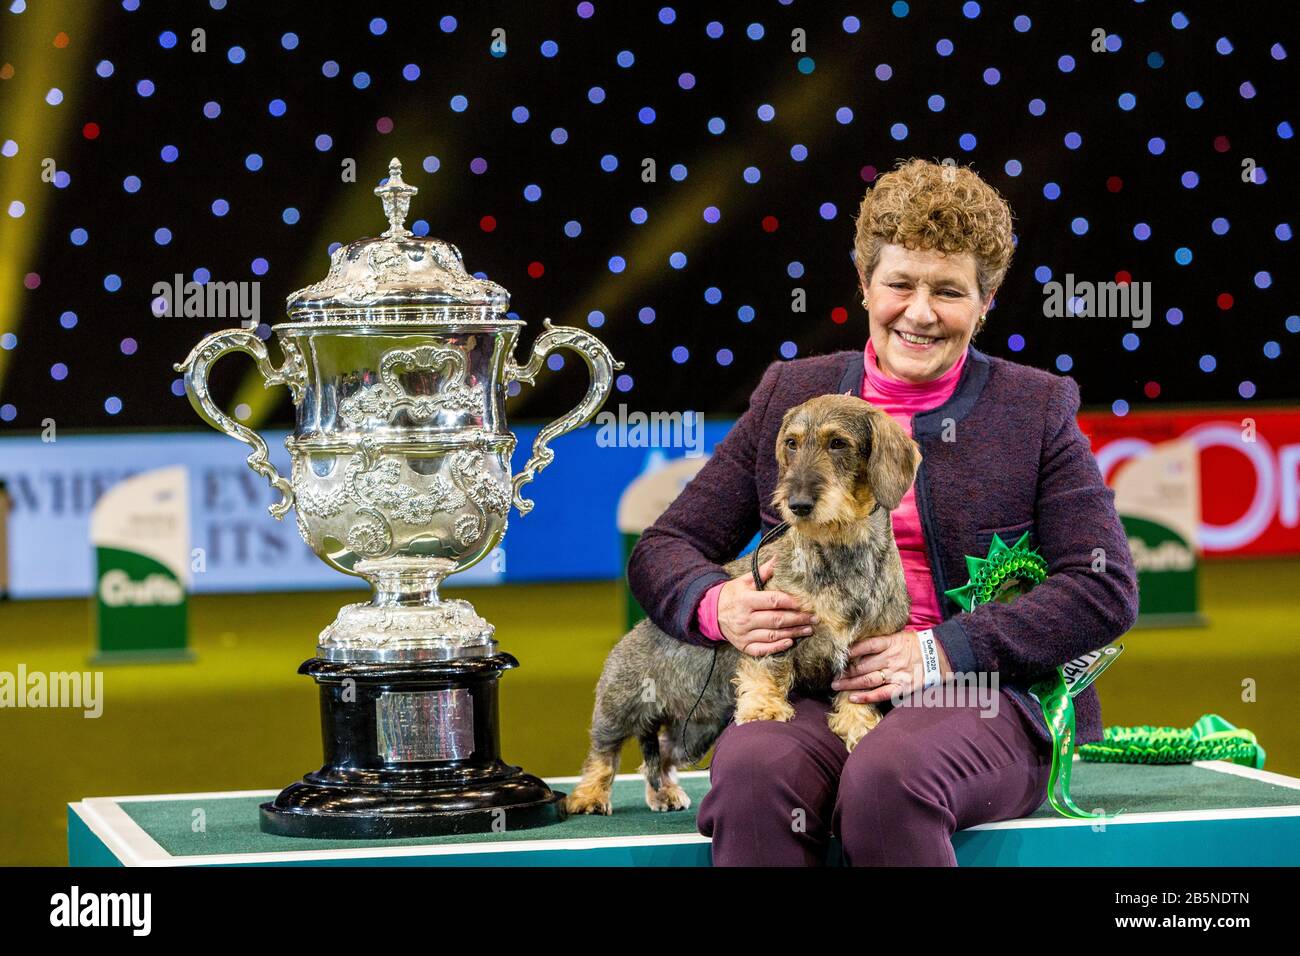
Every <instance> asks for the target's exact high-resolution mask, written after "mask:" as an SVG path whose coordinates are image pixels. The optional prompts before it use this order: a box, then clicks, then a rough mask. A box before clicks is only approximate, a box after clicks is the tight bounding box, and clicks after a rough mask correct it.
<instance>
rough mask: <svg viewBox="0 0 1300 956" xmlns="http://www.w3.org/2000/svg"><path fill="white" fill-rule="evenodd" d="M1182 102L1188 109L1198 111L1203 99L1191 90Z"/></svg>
mask: <svg viewBox="0 0 1300 956" xmlns="http://www.w3.org/2000/svg"><path fill="white" fill-rule="evenodd" d="M1183 102H1184V103H1186V104H1187V105H1188V107H1189V108H1190V109H1194V110H1199V109H1200V108H1201V105H1202V104H1203V103H1204V102H1205V97H1203V96H1201V94H1200V93H1198V92H1196V91H1195V90H1192V91H1191V92H1190V93H1188V94H1187V96H1185V97H1184V98H1183Z"/></svg>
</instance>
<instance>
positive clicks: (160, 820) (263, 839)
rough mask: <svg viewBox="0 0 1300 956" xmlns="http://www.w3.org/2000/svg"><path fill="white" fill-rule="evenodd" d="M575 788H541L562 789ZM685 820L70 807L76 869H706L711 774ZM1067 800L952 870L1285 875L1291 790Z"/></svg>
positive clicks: (1295, 821) (213, 796)
mask: <svg viewBox="0 0 1300 956" xmlns="http://www.w3.org/2000/svg"><path fill="white" fill-rule="evenodd" d="M576 780H577V778H576V777H556V778H549V779H548V780H547V783H549V784H550V785H551V786H553V787H556V788H558V789H560V790H565V791H567V790H568V789H569V787H571V786H572V785H573V783H574V782H576ZM681 782H682V785H683V786H684V787H685V789H686V792H687V793H689V794H690V796H691V801H692V805H691V809H689V810H685V811H679V812H675V813H655V812H652V811H651V810H649V809H648V808H647V807H646V805H645V802H644V800H643V787H644V784H643V782H642V780H641V778H640V777H639V776H638V775H635V774H622V775H620V776H619V777H618V778H617V782H616V784H615V789H614V813H613V815H612V816H608V817H592V816H577V817H570V818H569V819H567V820H565V821H564V822H562V823H559V824H556V825H554V826H550V827H544V828H541V829H536V830H520V831H516V832H503V833H493V834H475V835H472V836H459V837H430V838H424V839H411V840H391V841H382V842H381V841H349V840H302V839H293V838H289V837H274V836H268V835H266V834H263V833H261V832H260V831H259V830H258V824H257V820H258V813H257V807H258V804H259V803H262V802H264V801H265V800H267V799H269V798H271V797H272V796H274V795H275V793H277V791H275V790H258V791H242V792H232V793H193V794H171V795H165V796H137V797H93V798H87V799H85V800H82V801H80V802H79V803H72V804H69V805H68V860H69V863H70V864H71V865H73V866H708V865H710V857H709V840H708V839H707V838H706V837H703V836H701V835H700V834H699V833H698V832H696V828H695V811H696V808H697V807H698V806H699V802H700V799H701V798H702V797H703V796H704V794H705V793H706V792H707V791H708V787H709V775H708V771H707V770H701V771H695V772H690V773H684V774H682V775H681ZM1072 792H1073V796H1074V798H1075V802H1076V803H1078V805H1079V806H1080V807H1083V808H1084V809H1086V810H1096V809H1098V808H1101V809H1104V810H1105V811H1106V812H1107V813H1113V812H1115V811H1116V810H1119V809H1120V808H1124V810H1125V812H1124V813H1122V814H1121V815H1120V816H1119V817H1118V818H1117V819H1114V820H1110V821H1107V822H1106V823H1105V824H1104V825H1103V824H1099V823H1094V822H1092V821H1088V820H1066V819H1064V818H1062V817H1060V816H1059V815H1058V814H1056V813H1055V811H1053V810H1052V809H1051V807H1050V806H1048V805H1047V804H1044V805H1043V806H1041V807H1039V808H1038V810H1037V811H1035V812H1034V813H1033V814H1032V815H1030V816H1028V817H1024V818H1022V819H1019V820H1006V821H1002V822H999V823H990V824H984V825H982V826H977V827H972V828H970V829H968V830H962V831H960V832H959V833H957V834H955V835H954V837H953V845H954V847H955V849H956V851H957V861H958V863H959V864H960V865H962V866H1125V865H1141V866H1295V865H1297V864H1300V779H1297V778H1294V777H1285V776H1282V775H1281V774H1275V773H1269V772H1268V771H1262V770H1252V769H1248V768H1245V767H1239V766H1237V765H1235V764H1230V763H1224V762H1221V761H1206V762H1198V763H1195V764H1190V765H1180V766H1169V767H1153V766H1143V765H1117V764H1094V763H1084V762H1081V761H1078V760H1076V762H1075V768H1074V785H1073V791H1072Z"/></svg>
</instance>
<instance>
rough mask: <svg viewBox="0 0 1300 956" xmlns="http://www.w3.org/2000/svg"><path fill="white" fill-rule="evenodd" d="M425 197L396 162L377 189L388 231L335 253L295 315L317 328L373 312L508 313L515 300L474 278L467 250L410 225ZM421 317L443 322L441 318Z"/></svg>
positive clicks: (298, 296)
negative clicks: (350, 314) (417, 199)
mask: <svg viewBox="0 0 1300 956" xmlns="http://www.w3.org/2000/svg"><path fill="white" fill-rule="evenodd" d="M417 192H419V190H418V189H416V188H415V187H414V186H411V185H408V184H407V183H405V182H403V181H402V164H401V163H400V162H399V161H398V160H397V158H396V157H394V158H393V160H392V162H390V163H389V164H388V179H387V180H385V182H384V184H383V185H381V186H378V187H376V188H375V195H376V196H378V197H379V198H380V199H381V200H382V201H383V204H384V215H386V216H387V217H388V228H387V229H385V230H384V231H383V232H382V233H380V234H379V235H378V236H374V237H370V238H366V239H358V240H356V241H355V242H349V243H348V244H347V245H346V246H339V247H338V248H337V249H335V250H334V253H333V254H332V255H331V256H330V269H329V273H328V274H327V275H326V276H325V278H324V279H322V280H321V281H320V282H317V283H315V284H314V285H309V286H307V287H306V288H305V289H299V290H298V291H297V292H295V293H293V294H292V295H290V296H289V297H288V300H287V301H288V312H289V315H290V316H291V317H292V318H295V319H298V320H306V321H311V320H312V319H313V317H314V316H313V313H319V312H338V311H340V310H347V311H354V310H357V309H372V308H402V309H403V310H405V309H419V310H422V311H423V310H428V309H460V308H466V307H469V308H486V309H491V310H492V311H494V312H504V311H506V309H507V308H508V307H509V305H510V293H509V292H507V291H506V290H505V289H504V288H502V287H501V286H499V285H497V284H496V283H495V282H489V281H488V280H487V279H476V278H475V277H474V276H472V275H470V274H469V273H468V272H466V271H465V264H464V261H463V260H462V259H461V255H460V250H459V249H457V248H456V247H455V246H454V245H452V244H451V243H450V242H445V241H443V240H442V239H435V238H433V237H432V236H417V235H415V234H413V233H412V232H411V231H410V230H409V229H407V228H406V227H405V226H404V225H403V223H404V222H405V221H406V214H407V212H408V210H409V209H410V206H411V197H412V196H414V195H415V194H416V193H417ZM319 317H320V318H322V319H324V318H326V316H324V315H321V316H319ZM414 318H416V320H417V321H420V320H423V321H430V322H436V321H438V316H437V314H436V313H434V314H428V313H426V314H424V315H421V316H419V317H414Z"/></svg>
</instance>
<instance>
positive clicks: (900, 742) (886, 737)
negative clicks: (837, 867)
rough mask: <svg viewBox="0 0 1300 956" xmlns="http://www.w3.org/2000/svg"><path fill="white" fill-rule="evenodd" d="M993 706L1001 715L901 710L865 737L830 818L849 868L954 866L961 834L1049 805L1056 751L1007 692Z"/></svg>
mask: <svg viewBox="0 0 1300 956" xmlns="http://www.w3.org/2000/svg"><path fill="white" fill-rule="evenodd" d="M915 699H916V698H915V697H914V698H913V700H915ZM996 700H997V714H996V716H981V711H980V709H979V708H978V706H974V705H971V706H965V707H934V706H910V707H897V706H896V707H894V708H893V709H892V710H891V711H890V712H889V713H887V714H886V715H885V716H884V718H883V719H882V720H881V721H880V723H879V724H878V725H877V726H876V728H875V729H874V730H872V731H871V732H870V733H869V734H867V736H866V737H864V738H863V739H862V742H861V743H859V744H858V746H857V747H856V748H855V749H854V751H853V753H851V754H850V755H849V756H848V759H847V760H846V762H845V764H844V771H843V773H842V775H841V777H840V785H839V793H838V795H837V798H836V803H835V809H834V813H833V826H834V829H835V832H836V833H837V834H839V836H840V839H841V840H842V841H843V842H844V856H845V861H846V862H847V863H848V864H849V865H850V866H956V865H957V858H956V855H955V854H954V853H953V848H952V835H953V833H954V832H955V831H956V830H962V829H965V828H966V827H971V826H975V825H976V824H979V823H991V822H993V821H995V820H1009V819H1014V818H1016V817H1021V816H1024V815H1026V814H1028V813H1032V812H1033V811H1034V810H1036V809H1037V808H1038V806H1039V805H1040V804H1041V803H1042V802H1043V800H1045V799H1046V798H1047V780H1048V776H1049V772H1050V770H1051V762H1050V761H1051V756H1050V753H1049V745H1048V744H1047V743H1045V742H1040V741H1039V740H1038V738H1037V737H1036V736H1035V735H1034V733H1033V731H1032V729H1031V728H1030V727H1029V726H1028V725H1027V724H1026V722H1025V718H1023V717H1022V716H1021V715H1020V712H1019V711H1018V710H1017V709H1016V707H1015V705H1014V704H1013V703H1012V702H1011V699H1010V698H1009V697H1008V696H1007V695H1006V693H1004V692H999V693H998V695H997V698H996ZM992 710H993V708H992V707H990V708H989V711H990V712H991V711H992Z"/></svg>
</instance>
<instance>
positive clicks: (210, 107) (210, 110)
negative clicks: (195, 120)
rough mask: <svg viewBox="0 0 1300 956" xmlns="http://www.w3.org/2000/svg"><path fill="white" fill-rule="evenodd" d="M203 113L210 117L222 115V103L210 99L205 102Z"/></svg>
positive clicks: (214, 117)
mask: <svg viewBox="0 0 1300 956" xmlns="http://www.w3.org/2000/svg"><path fill="white" fill-rule="evenodd" d="M203 115H204V116H206V117H207V118H208V119H216V118H217V117H218V116H220V115H221V104H220V103H218V102H217V101H216V100H208V101H207V102H206V103H204V104H203Z"/></svg>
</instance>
